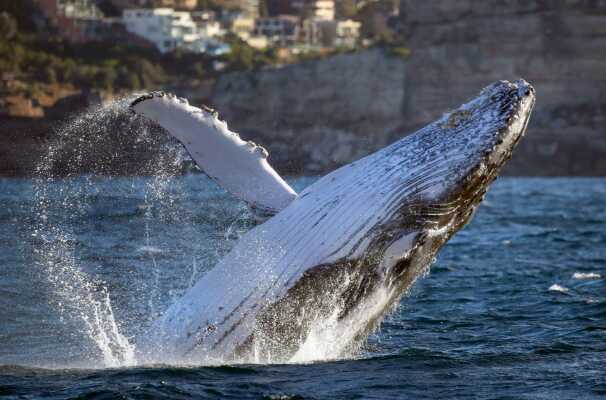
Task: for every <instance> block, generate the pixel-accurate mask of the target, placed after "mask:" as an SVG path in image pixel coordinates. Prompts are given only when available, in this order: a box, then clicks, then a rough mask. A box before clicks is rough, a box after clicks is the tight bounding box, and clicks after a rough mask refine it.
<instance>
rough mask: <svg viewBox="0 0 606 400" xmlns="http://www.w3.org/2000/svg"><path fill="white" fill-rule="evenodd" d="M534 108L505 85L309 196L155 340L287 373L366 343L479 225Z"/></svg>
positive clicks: (267, 226)
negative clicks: (325, 353) (473, 221)
mask: <svg viewBox="0 0 606 400" xmlns="http://www.w3.org/2000/svg"><path fill="white" fill-rule="evenodd" d="M533 105H534V90H533V89H532V87H531V86H530V85H528V84H527V83H526V82H524V81H518V82H516V83H509V82H498V83H495V84H493V85H491V86H489V87H488V88H486V89H485V90H484V91H483V92H482V93H481V94H480V96H479V97H478V98H476V99H474V100H472V101H471V102H469V103H467V104H465V105H463V106H461V107H460V108H459V109H458V110H455V111H453V112H451V113H449V114H446V115H445V116H444V117H443V118H441V119H440V120H438V121H436V122H435V123H433V124H431V125H428V126H427V127H425V128H423V129H421V130H420V131H419V132H417V133H415V134H413V135H410V136H408V137H406V138H404V139H402V140H400V141H398V142H396V143H394V144H392V145H391V146H389V147H387V148H385V149H383V150H380V151H379V152H377V153H374V154H372V155H370V156H368V157H366V158H364V159H362V160H359V161H357V162H354V163H352V164H350V165H348V166H345V167H342V168H340V169H339V170H337V171H334V172H333V173H331V174H329V175H327V176H325V177H323V178H321V179H320V180H319V181H317V182H316V183H314V184H313V185H311V186H310V187H308V188H307V189H306V190H305V191H303V192H302V193H301V194H300V196H299V197H298V198H297V199H296V200H295V201H293V203H292V204H291V205H290V206H288V207H287V208H286V209H284V210H283V211H282V212H280V213H279V214H277V215H276V216H274V217H273V218H271V219H270V220H269V221H267V222H266V223H264V224H262V225H260V226H258V227H256V228H255V229H253V230H252V231H250V232H249V233H247V234H246V235H245V236H244V237H243V238H242V239H241V240H240V242H239V243H238V244H237V245H236V247H235V248H234V250H232V252H231V253H230V254H229V255H228V256H226V257H225V258H224V259H223V260H221V262H220V263H219V264H218V265H217V266H216V267H215V268H214V269H213V270H211V271H210V272H209V273H207V274H206V275H205V276H204V277H203V278H202V279H201V281H200V282H198V284H197V285H196V286H194V287H193V288H192V289H190V291H189V292H188V293H187V294H186V295H185V296H184V298H183V299H182V300H181V301H180V302H178V303H177V304H175V305H174V306H172V307H171V308H170V309H169V310H168V311H167V312H166V313H165V315H164V316H163V317H162V318H161V319H160V320H159V321H157V322H156V324H155V325H154V326H153V327H152V330H151V331H150V334H149V335H148V337H146V338H145V341H144V344H145V345H146V347H145V348H147V349H156V348H162V347H163V348H164V351H166V352H174V353H176V354H177V357H180V358H187V359H189V360H195V359H200V358H205V357H211V358H217V357H218V358H221V359H223V360H225V359H240V360H243V361H271V362H284V361H289V360H293V359H294V360H299V361H304V360H308V359H310V358H311V359H313V358H314V357H315V356H314V355H312V356H308V355H305V354H303V353H305V349H306V348H307V347H308V346H309V345H310V343H312V342H313V339H314V336H315V337H316V338H323V336H322V335H326V334H327V332H332V334H333V336H334V339H335V340H334V342H333V343H331V344H330V346H333V349H332V350H331V356H333V357H334V356H337V355H338V353H339V352H344V351H347V350H348V349H349V348H351V346H355V344H356V343H357V342H358V341H359V340H361V339H363V338H365V336H366V333H367V332H368V331H369V330H370V329H372V328H373V327H375V326H376V325H377V324H378V322H380V320H381V318H382V316H383V315H384V314H385V311H386V310H387V309H388V308H390V307H392V306H393V305H394V304H395V303H396V302H397V300H398V299H399V298H400V297H401V296H402V295H403V294H405V293H406V291H407V290H408V289H409V288H410V287H411V285H412V284H413V283H414V281H415V280H416V279H417V278H418V277H419V276H421V275H422V274H423V272H424V271H426V270H427V269H428V267H429V265H430V264H431V261H432V260H433V258H434V257H435V255H436V253H437V252H438V250H439V249H440V247H441V246H442V245H444V243H446V241H447V240H448V239H449V238H450V237H451V236H452V235H453V234H454V233H456V232H457V231H458V230H459V229H461V228H462V227H463V226H464V225H465V224H466V223H467V222H468V221H469V220H470V218H471V217H472V215H473V213H474V211H475V209H476V208H477V206H478V205H479V203H480V202H481V200H482V197H483V195H484V193H485V192H486V190H487V189H488V187H489V185H490V183H491V182H492V181H493V180H494V179H495V178H496V177H497V175H498V173H499V171H500V169H501V168H502V166H503V165H504V164H505V162H506V161H507V159H509V157H510V156H511V152H512V151H513V149H514V147H515V145H516V143H517V142H518V141H519V140H520V138H521V137H522V135H523V134H524V131H525V129H526V125H527V123H528V118H529V116H530V113H531V111H532V108H533Z"/></svg>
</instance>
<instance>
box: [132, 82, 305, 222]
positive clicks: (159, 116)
mask: <svg viewBox="0 0 606 400" xmlns="http://www.w3.org/2000/svg"><path fill="white" fill-rule="evenodd" d="M131 110H133V111H134V112H135V113H136V114H140V115H143V116H145V117H147V118H149V119H151V120H153V121H155V122H156V123H158V124H159V125H160V126H162V127H163V128H164V129H166V130H167V131H168V132H169V133H170V134H171V135H172V136H174V137H175V138H176V139H177V140H179V141H180V142H181V143H182V144H183V145H184V146H185V148H186V149H187V151H188V152H189V154H190V155H191V157H192V158H193V159H194V161H195V162H196V163H197V164H198V166H199V167H200V168H201V169H202V170H203V171H204V172H205V173H206V174H207V175H208V176H209V177H211V179H213V180H214V181H215V182H217V183H218V184H219V185H221V186H222V187H223V188H224V189H226V190H227V191H228V192H230V193H231V194H233V195H234V196H236V197H237V198H239V199H241V200H244V201H245V202H247V203H248V204H249V205H250V207H251V208H252V209H253V210H256V211H260V212H261V213H264V214H275V213H277V212H278V211H280V210H282V209H283V208H285V207H286V206H287V205H289V204H290V203H291V202H292V201H293V200H294V199H295V198H296V197H297V194H296V192H295V191H294V190H293V189H292V188H291V187H290V186H289V185H288V183H286V182H285V181H284V179H282V178H281V177H280V175H278V173H277V172H276V171H275V170H274V169H273V168H272V167H271V166H270V165H269V163H268V162H267V156H268V154H267V151H266V150H265V149H264V148H263V147H261V146H258V145H256V144H255V143H253V142H245V141H243V140H242V139H240V136H239V135H238V134H237V133H234V132H232V131H230V130H229V129H228V127H227V124H226V123H225V122H223V121H220V120H219V118H218V115H217V113H216V112H215V111H213V110H212V109H209V108H207V107H203V108H202V109H200V108H197V107H193V106H191V105H189V104H188V102H187V100H185V99H182V98H177V97H176V96H174V95H172V94H168V93H164V92H152V93H149V94H146V95H144V96H141V97H139V98H137V99H136V100H135V101H133V102H132V104H131Z"/></svg>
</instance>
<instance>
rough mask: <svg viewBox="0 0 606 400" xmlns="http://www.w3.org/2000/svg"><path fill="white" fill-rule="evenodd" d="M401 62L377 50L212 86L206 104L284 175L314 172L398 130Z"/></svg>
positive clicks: (402, 76)
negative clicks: (266, 152)
mask: <svg viewBox="0 0 606 400" xmlns="http://www.w3.org/2000/svg"><path fill="white" fill-rule="evenodd" d="M404 82H405V62H404V61H403V60H402V59H401V58H398V57H394V56H388V55H386V54H385V52H383V51H381V50H371V51H365V52H362V53H353V54H341V55H337V56H334V57H331V58H328V59H324V60H319V61H309V62H305V63H302V64H297V65H290V66H287V67H284V68H281V69H275V70H265V71H260V72H248V73H233V74H228V75H225V76H223V77H222V78H220V79H219V81H218V82H217V84H216V85H215V88H214V90H213V94H212V95H211V101H212V103H213V105H214V106H215V107H216V108H217V109H218V111H219V113H220V116H221V118H224V119H225V120H227V121H228V123H229V124H230V126H232V128H233V129H235V130H236V131H238V132H240V133H241V135H242V136H243V137H245V138H247V139H253V140H255V141H258V142H259V143H260V144H263V145H264V146H266V147H268V149H269V152H270V160H271V162H272V164H274V165H277V166H278V168H279V169H281V170H282V171H287V172H300V171H302V170H303V171H308V172H319V171H324V170H327V169H331V168H334V167H336V166H338V165H340V164H343V163H347V162H349V161H350V160H352V159H355V158H359V157H361V156H362V155H364V154H366V153H368V152H370V151H371V150H373V149H377V148H379V147H382V146H384V145H385V144H386V143H387V142H388V141H389V140H390V134H391V133H392V132H393V131H395V130H397V128H398V126H399V124H400V123H401V117H402V109H403V106H404Z"/></svg>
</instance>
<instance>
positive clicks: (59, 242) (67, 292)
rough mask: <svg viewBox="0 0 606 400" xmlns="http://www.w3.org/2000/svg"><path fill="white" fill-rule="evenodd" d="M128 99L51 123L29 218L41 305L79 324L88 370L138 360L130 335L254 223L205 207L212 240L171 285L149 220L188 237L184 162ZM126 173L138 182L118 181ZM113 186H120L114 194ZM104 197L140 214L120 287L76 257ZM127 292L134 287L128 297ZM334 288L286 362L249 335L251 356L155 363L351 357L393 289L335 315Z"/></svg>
mask: <svg viewBox="0 0 606 400" xmlns="http://www.w3.org/2000/svg"><path fill="white" fill-rule="evenodd" d="M129 103H130V100H129V99H119V100H117V101H115V102H112V103H110V104H108V105H105V106H100V107H97V108H94V109H91V110H89V111H87V112H85V113H84V114H81V115H78V116H76V117H74V118H73V119H72V120H70V121H68V122H67V123H65V124H64V125H63V126H61V127H59V128H58V130H57V135H56V136H57V140H56V141H54V142H53V143H51V144H50V145H49V148H48V153H47V154H46V156H45V157H44V158H43V159H42V160H41V162H40V163H39V165H38V168H37V178H36V182H35V199H36V202H35V209H34V215H35V216H36V221H35V224H34V227H33V232H32V237H33V243H34V249H33V250H34V255H35V263H36V267H37V269H38V272H39V274H40V276H41V277H42V279H41V281H42V282H43V286H44V288H43V289H44V291H45V293H46V294H47V297H48V302H49V303H50V304H51V305H52V306H53V307H54V309H55V310H56V312H57V314H58V316H59V317H60V318H61V319H62V320H64V321H65V323H66V324H68V323H69V324H70V326H74V327H75V329H76V331H77V332H76V334H77V335H78V336H79V338H80V345H81V347H80V353H81V354H86V355H87V356H86V358H87V359H86V360H85V361H86V363H85V366H86V367H99V366H100V367H111V368H113V367H123V366H133V365H137V364H138V360H137V349H136V348H135V337H136V336H137V335H139V334H141V332H142V331H143V330H144V328H145V327H146V326H149V325H150V324H151V323H152V321H154V320H155V319H156V318H158V316H160V315H161V314H162V311H163V310H164V309H165V308H166V307H167V305H168V304H170V303H171V302H172V301H174V300H175V299H176V298H179V297H181V295H182V294H183V293H184V292H185V291H186V290H187V289H188V288H190V287H192V286H193V285H194V284H195V283H196V282H197V281H198V279H199V278H200V277H201V275H202V274H203V273H204V271H205V269H206V268H205V266H208V265H214V263H215V261H216V260H217V259H219V258H220V257H222V256H223V255H224V254H225V253H226V252H227V251H228V250H229V248H230V245H229V243H234V242H235V241H237V240H238V239H239V238H240V237H241V235H242V234H243V233H244V232H246V231H247V230H248V229H250V228H251V227H252V226H253V225H254V222H253V220H254V217H253V216H252V215H251V213H250V212H249V211H248V209H247V208H246V207H245V206H244V205H242V204H240V205H239V206H236V207H234V213H235V214H232V215H231V217H230V216H229V215H228V216H227V217H226V215H225V211H224V210H222V209H221V208H218V209H213V211H212V213H215V214H216V215H212V213H211V215H209V216H208V218H209V220H208V222H209V223H211V224H212V223H213V221H216V220H218V221H220V222H221V226H220V227H215V228H217V231H219V233H218V234H217V235H216V238H217V241H218V242H219V245H217V246H214V247H211V248H207V249H205V251H204V252H203V253H202V254H199V253H196V252H194V253H193V254H191V253H187V254H184V257H185V259H187V260H191V261H190V263H189V266H187V265H185V266H183V269H184V271H185V272H186V273H185V274H183V276H182V277H181V278H180V280H179V282H172V280H174V275H173V276H171V278H168V277H167V276H166V270H165V269H167V268H168V269H170V268H173V265H166V264H162V257H163V256H164V254H165V253H168V252H170V251H172V250H174V248H171V247H170V245H169V244H167V243H166V242H165V241H164V240H163V238H162V236H163V235H165V234H166V232H164V231H163V230H162V229H160V230H158V229H157V226H158V225H157V223H158V221H159V222H161V223H162V222H165V223H166V225H171V224H173V225H175V224H174V222H175V221H178V222H179V223H178V230H176V231H174V232H173V234H175V235H179V236H180V237H195V232H194V231H188V229H190V228H189V227H188V225H187V224H183V223H182V221H184V220H188V218H190V217H191V216H187V215H185V213H186V212H187V210H185V209H184V208H183V206H182V205H181V204H180V203H181V202H182V200H183V199H182V196H183V192H185V190H183V189H184V188H183V187H182V185H183V182H182V180H180V179H179V177H180V175H181V174H182V172H183V170H184V169H185V167H186V162H185V158H184V157H183V151H182V149H181V147H180V146H179V145H178V144H177V143H175V142H174V141H172V140H171V139H170V137H169V135H168V134H166V132H164V131H163V130H161V129H160V128H158V127H157V126H155V125H151V124H149V123H146V122H145V120H143V119H142V118H140V117H136V116H133V115H131V114H130V113H129V112H128V111H127V109H128V104H129ZM129 175H133V176H137V177H140V176H145V177H146V179H144V180H143V181H142V180H136V182H137V183H132V184H131V185H130V186H129V185H125V184H124V180H125V179H126V180H127V179H128V176H129ZM99 176H106V178H103V179H100V178H99ZM133 182H135V180H133ZM141 182H143V183H141ZM118 183H120V184H118ZM120 190H122V191H123V192H122V193H115V192H116V191H120ZM110 194H112V195H122V197H123V198H133V197H136V198H137V199H140V203H139V204H138V205H137V206H136V207H135V211H134V212H135V213H136V215H137V217H138V218H142V219H143V221H144V224H143V225H142V227H141V231H140V232H139V234H140V236H141V238H142V240H141V241H142V243H139V245H138V246H136V247H135V248H134V249H133V250H132V251H133V253H135V254H137V257H138V258H139V259H141V260H142V265H138V266H136V267H133V269H136V270H137V273H136V274H134V278H133V279H132V280H131V281H129V283H128V288H119V287H116V283H115V282H112V280H111V279H106V269H107V268H111V266H105V265H91V263H90V261H89V260H87V261H85V260H84V259H83V253H84V250H83V248H85V247H87V246H88V247H92V246H94V245H95V244H94V243H88V242H87V241H91V240H93V241H94V238H93V239H91V237H90V236H86V235H85V234H84V233H83V230H86V224H83V222H82V221H84V220H87V218H90V216H91V215H94V213H95V212H97V210H96V207H97V206H96V202H97V201H98V199H99V198H100V197H103V196H108V195H110ZM137 196H138V197H137ZM262 251H263V249H262V248H259V252H262ZM188 268H189V270H188ZM104 271H105V272H104ZM187 272H189V273H187ZM137 277H138V278H137ZM344 279H345V281H344V282H343V286H342V289H343V290H345V289H346V288H347V287H348V285H347V281H346V280H347V277H344ZM167 281H171V282H167ZM126 291H129V292H132V293H131V294H130V295H129V296H127V295H125V294H124V292H126ZM339 293H340V292H339V291H338V290H337V291H336V292H335V298H334V299H333V301H332V303H331V304H330V305H329V306H330V307H332V308H331V312H330V313H328V314H325V313H318V318H317V319H315V320H313V321H312V322H311V324H310V325H309V327H308V330H307V334H306V335H305V337H304V338H303V339H302V340H301V342H300V343H298V344H297V346H298V350H297V351H296V352H295V354H294V356H292V357H289V359H286V360H285V359H283V358H281V357H280V356H279V355H276V356H275V357H272V356H271V355H269V356H268V354H266V352H265V350H263V343H262V342H257V343H255V346H256V347H255V346H253V351H252V352H251V353H250V354H247V356H246V357H243V358H240V359H238V360H233V358H229V359H228V358H225V359H208V360H181V359H174V358H173V356H172V355H170V354H162V355H160V357H159V359H157V360H156V361H157V362H167V360H168V362H170V363H175V364H180V365H182V364H187V365H191V364H196V365H200V364H213V365H215V364H224V363H226V362H234V361H236V362H239V363H267V362H294V363H302V362H304V363H306V362H315V361H323V360H334V359H338V358H344V357H347V358H348V357H355V356H356V355H357V354H359V351H360V349H361V347H362V345H363V339H364V338H366V336H367V335H366V334H367V333H368V332H370V331H372V330H374V329H375V328H376V326H378V321H379V320H380V319H381V316H382V315H383V314H384V310H385V309H386V308H389V307H390V306H391V305H392V304H396V303H397V302H394V301H393V296H394V294H393V293H391V292H390V291H389V290H388V289H387V288H383V287H379V288H377V289H376V290H375V291H374V292H373V294H371V295H370V296H368V298H367V299H365V300H364V302H361V303H360V304H359V305H358V306H356V308H355V309H354V310H348V313H347V316H346V317H345V318H343V310H344V309H345V305H344V304H340V301H341V300H340V299H342V297H343V296H340V294H339ZM125 298H126V300H125ZM128 301H130V303H128ZM330 307H329V308H330ZM312 312H313V311H312ZM369 321H374V322H375V323H371V324H369ZM361 332H364V333H365V334H361ZM266 339H268V340H270V339H271V338H266ZM230 357H231V355H230Z"/></svg>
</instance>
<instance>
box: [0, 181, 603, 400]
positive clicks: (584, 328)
mask: <svg viewBox="0 0 606 400" xmlns="http://www.w3.org/2000/svg"><path fill="white" fill-rule="evenodd" d="M312 181H313V179H312V178H298V179H295V180H294V184H295V185H296V186H297V187H298V188H301V187H304V186H306V185H308V184H309V183H310V182H312ZM0 205H1V207H0V397H2V398H51V399H53V398H95V399H97V398H99V399H100V398H104V399H105V398H107V399H109V398H162V397H165V398H234V399H243V398H268V399H282V398H284V399H294V398H296V399H320V398H338V399H352V398H377V399H387V398H394V399H395V398H414V399H417V398H427V399H436V398H473V399H585V398H598V397H601V396H604V395H606V279H605V278H606V206H605V205H606V180H604V179H502V180H499V181H497V182H496V183H495V184H494V186H493V188H492V189H491V191H490V192H489V193H488V195H487V197H486V200H485V202H484V204H483V205H482V207H481V208H480V210H479V211H478V213H477V215H476V216H475V218H474V220H473V221H472V222H471V223H470V225H469V226H468V227H466V228H465V229H464V230H462V231H461V232H459V233H458V234H457V235H455V237H454V238H453V239H452V240H451V241H450V242H449V243H448V244H447V245H446V246H445V247H444V248H443V249H442V251H441V252H440V254H439V257H438V259H437V262H436V263H435V264H434V265H433V266H432V269H431V273H430V274H429V275H428V276H427V277H425V278H423V279H421V280H420V281H418V282H417V284H416V286H415V287H414V289H413V290H412V292H411V293H410V294H409V295H408V296H406V297H404V298H403V299H402V301H401V305H400V307H399V308H398V309H397V310H396V311H395V312H394V313H393V314H392V315H390V316H389V317H388V318H387V319H386V320H385V322H384V323H383V325H382V327H381V329H380V331H378V332H376V333H375V334H373V335H372V336H371V337H370V338H369V340H368V343H367V345H366V346H365V347H364V348H363V350H362V351H361V353H360V354H358V355H357V356H355V357H352V358H349V359H340V360H332V361H321V362H316V363H311V364H304V365H303V364H291V365H232V366H229V365H224V366H193V367H192V366H190V367H179V366H165V365H156V366H144V367H142V366H128V365H129V354H128V345H127V344H128V342H129V340H131V338H132V337H133V336H135V335H137V334H138V333H140V332H141V331H142V330H143V329H144V328H145V326H146V325H147V324H149V322H150V321H151V320H152V319H153V318H154V317H155V316H157V315H158V314H159V313H161V312H162V310H163V309H164V308H165V307H166V306H167V304H169V303H170V301H172V299H174V298H176V297H178V296H179V295H181V294H182V293H183V291H184V290H186V289H187V288H188V287H189V286H191V284H192V283H193V282H195V281H196V280H197V279H198V278H199V277H200V276H201V275H202V274H203V273H204V271H206V270H208V268H210V267H211V266H212V265H214V263H215V262H216V261H217V260H218V259H219V258H220V257H221V256H222V255H223V254H225V253H226V252H227V251H229V249H230V248H231V246H233V243H234V242H235V241H236V240H237V238H238V237H239V235H241V234H242V233H243V232H245V231H246V230H247V229H249V228H250V222H249V217H248V215H247V211H246V209H245V207H244V206H243V205H242V204H240V203H238V202H237V201H235V200H232V199H230V198H229V197H228V196H227V195H226V194H225V193H224V192H223V191H222V190H220V189H218V188H217V187H215V186H214V185H213V184H212V183H211V182H210V181H208V180H207V179H206V178H204V177H202V176H200V175H189V176H185V177H178V178H171V179H163V178H153V177H149V178H141V177H138V178H128V177H125V178H99V177H82V178H77V179H71V180H60V181H57V182H36V181H35V180H18V179H15V180H2V181H0ZM116 332H118V333H116ZM103 335H105V338H104V336H103ZM120 339H123V341H122V342H120ZM124 340H125V341H124ZM125 343H126V345H125Z"/></svg>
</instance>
